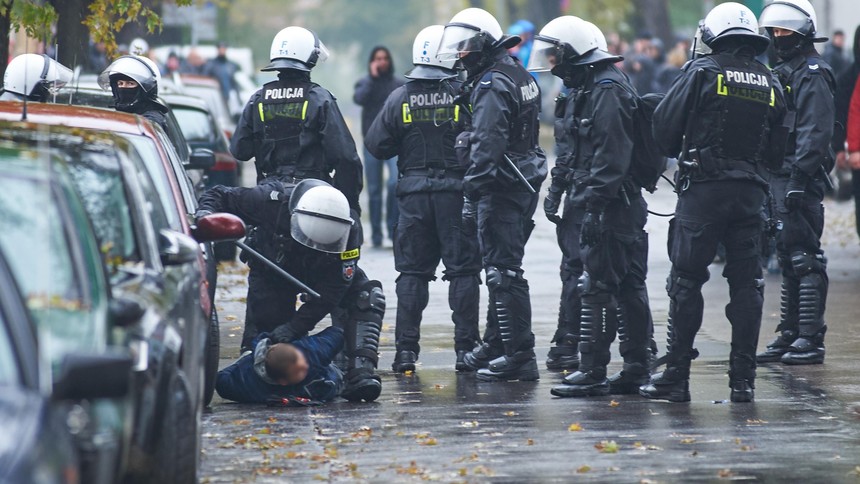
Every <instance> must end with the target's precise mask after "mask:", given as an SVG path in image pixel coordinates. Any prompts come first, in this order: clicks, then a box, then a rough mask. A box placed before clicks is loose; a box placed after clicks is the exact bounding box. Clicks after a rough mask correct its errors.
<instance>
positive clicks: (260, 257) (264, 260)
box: [233, 240, 322, 299]
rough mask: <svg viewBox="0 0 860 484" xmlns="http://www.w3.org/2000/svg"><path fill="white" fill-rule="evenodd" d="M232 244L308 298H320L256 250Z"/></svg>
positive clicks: (242, 244)
mask: <svg viewBox="0 0 860 484" xmlns="http://www.w3.org/2000/svg"><path fill="white" fill-rule="evenodd" d="M233 243H234V244H236V245H237V246H238V247H239V248H240V249H242V250H244V251H246V252H247V253H249V254H251V255H252V256H254V257H256V258H257V260H259V261H260V262H262V263H263V264H266V265H267V266H269V268H271V269H273V270H274V271H275V272H277V273H278V274H280V275H281V276H283V277H285V278H286V279H287V280H288V281H290V282H292V283H293V284H295V285H297V286H299V289H301V290H303V291H305V292H306V293H307V294H308V295H309V296H311V297H313V298H316V299H321V298H322V296H320V293H318V292H316V291H314V290H313V289H311V288H310V287H308V285H307V284H305V283H304V282H302V281H300V280H298V279H296V278H295V277H293V275H292V274H290V273H289V272H287V271H285V270H283V269H282V268H281V267H280V266H278V264H275V263H274V262H272V261H270V260H269V259H267V258H266V256H264V255H263V254H261V253H259V252H257V251H256V250H254V249H252V248H250V247H248V246H247V245H246V244H245V243H244V242H239V241H238V240H237V241H235V242H233Z"/></svg>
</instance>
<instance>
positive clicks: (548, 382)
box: [201, 186, 860, 482]
mask: <svg viewBox="0 0 860 484" xmlns="http://www.w3.org/2000/svg"><path fill="white" fill-rule="evenodd" d="M647 200H648V201H649V204H650V205H651V208H652V209H653V210H656V211H658V212H671V210H672V205H673V203H674V194H673V193H672V192H671V190H670V188H669V187H668V186H661V188H660V190H659V191H658V192H657V193H656V194H654V195H648V196H647ZM535 219H536V222H537V224H538V225H537V229H536V230H535V233H534V235H533V236H532V239H531V240H530V242H529V245H528V246H527V254H526V260H525V264H524V265H525V271H526V278H527V279H528V280H529V282H530V285H531V295H532V305H533V312H534V332H535V335H536V337H537V342H538V349H537V351H538V359H539V361H540V363H541V365H542V364H543V359H544V356H545V354H546V350H547V348H548V346H549V339H550V337H551V336H552V333H553V331H554V328H555V319H556V315H557V308H558V295H559V292H560V282H559V279H558V272H557V271H558V264H559V260H560V251H559V249H558V247H557V246H556V245H555V238H554V237H555V235H554V231H553V226H552V225H551V224H550V223H549V222H548V221H546V219H545V218H544V217H543V216H542V214H540V213H538V214H537V215H536V217H535ZM827 220H828V226H827V228H826V231H825V236H824V238H823V242H824V244H825V250H826V252H827V254H826V255H827V256H828V258H829V259H830V265H829V272H830V278H831V288H830V297H829V298H828V305H827V319H828V324H829V332H828V334H827V359H826V363H825V364H824V365H819V366H814V367H791V368H789V367H783V366H782V365H769V366H766V367H760V369H759V372H758V380H757V382H756V383H757V388H756V400H755V402H754V403H751V404H731V403H728V402H726V401H725V400H727V399H728V392H729V389H728V386H727V377H726V371H727V365H726V361H727V359H728V352H729V344H728V343H729V338H730V327H729V324H728V322H727V321H726V319H725V316H724V314H723V311H724V307H725V304H726V303H727V302H728V294H727V292H728V291H727V286H726V284H725V280H724V279H723V278H722V277H720V271H721V267H720V266H719V265H714V266H712V268H711V273H712V278H711V281H710V282H708V283H707V284H706V285H705V288H704V294H705V305H706V309H705V321H704V324H703V328H702V331H701V332H700V334H699V337H698V339H697V346H698V349H699V350H700V352H701V356H700V357H699V359H697V360H696V361H694V363H693V374H692V378H691V390H692V398H693V401H692V402H691V403H689V404H669V403H664V402H655V401H648V400H645V399H642V398H639V397H637V396H620V397H619V396H615V397H599V398H590V399H557V398H555V397H552V396H550V394H549V388H550V387H551V386H552V385H553V384H556V383H557V382H558V381H559V379H560V378H561V375H560V374H558V373H551V372H549V371H546V370H543V371H542V373H541V380H540V382H536V383H507V384H504V383H479V382H476V381H475V379H474V377H473V376H470V375H458V374H456V373H455V372H454V370H453V364H454V353H453V341H452V330H453V326H452V324H451V323H450V315H449V311H448V307H447V287H446V283H444V282H441V281H439V282H436V283H434V284H431V298H430V305H429V307H428V309H427V311H426V312H425V319H424V323H423V328H422V329H423V334H422V352H421V357H420V365H419V368H418V370H417V371H416V372H415V374H414V375H411V376H402V375H394V374H393V373H392V372H391V371H390V365H391V361H392V359H393V353H394V351H393V350H394V349H393V344H394V341H393V338H394V308H395V306H396V300H395V295H394V279H395V277H396V273H395V272H394V270H393V257H392V253H391V250H390V249H377V250H374V249H367V250H365V251H364V253H363V254H362V259H361V264H362V266H363V267H364V268H365V270H366V271H367V272H368V275H369V276H370V277H371V278H376V279H379V280H381V281H382V282H383V285H384V287H385V289H386V296H387V298H388V304H389V310H388V312H387V313H386V316H385V325H384V327H383V338H382V345H381V358H380V373H381V374H382V378H383V394H382V396H381V397H380V399H379V400H378V401H377V402H375V403H373V404H351V403H348V402H338V403H334V404H330V405H327V406H325V407H317V408H310V409H308V408H304V409H292V408H291V409H270V408H266V407H264V406H249V405H237V404H232V403H229V402H225V401H223V400H221V399H220V398H219V397H217V396H216V397H215V401H214V402H213V404H212V406H211V409H210V410H209V411H207V413H206V414H205V415H204V423H203V438H202V444H203V455H202V458H201V476H202V479H203V482H307V481H312V480H321V481H344V480H360V481H370V482H379V481H390V482H401V481H412V480H414V481H417V480H434V481H444V482H472V481H485V480H489V481H493V482H524V481H535V482H552V481H593V482H691V481H706V482H709V481H716V480H728V479H731V480H759V481H765V482H788V481H791V482H795V481H796V482H860V384H858V379H860V378H858V376H857V371H856V368H857V366H858V365H857V363H856V360H855V357H856V355H858V354H860V326H858V322H857V319H858V317H857V316H858V314H860V310H858V309H857V302H858V298H857V297H856V295H857V294H860V262H858V261H860V241H858V239H857V235H856V234H855V231H854V221H853V204H852V203H841V204H837V203H834V202H832V201H828V202H827ZM666 228H667V221H666V219H660V218H658V217H651V219H650V221H649V224H648V227H647V229H648V231H649V233H650V234H651V235H650V236H651V250H650V273H649V280H648V286H649V291H650V296H651V304H652V312H653V314H654V320H655V324H656V332H657V334H656V339H657V341H658V344H659V346H660V349H661V354H662V352H663V350H664V348H665V331H666V323H665V321H666V314H667V310H668V300H667V298H666V294H665V289H664V281H665V277H666V275H667V274H668V271H669V264H668V260H667V259H666V255H665V254H666V251H665V247H666V245H665V242H666ZM244 277H245V275H244V268H243V266H239V265H232V266H226V267H223V268H222V272H221V276H220V279H219V289H218V300H217V306H218V308H219V313H220V315H221V334H222V361H221V364H222V366H226V365H227V364H229V363H230V362H231V361H233V359H235V358H236V357H237V356H238V344H239V339H240V336H241V328H242V319H243V318H244V301H245V300H244V298H245V292H246V289H247V286H246V285H245V282H244ZM779 281H780V279H779V276H777V275H769V276H768V277H767V283H768V285H767V287H766V301H765V313H764V322H763V333H762V338H761V341H760V344H759V346H760V347H762V348H763V347H764V346H765V345H766V343H767V342H768V340H770V339H771V332H772V331H773V329H774V328H775V326H776V323H777V319H778V303H779ZM485 307H486V299H485V298H484V300H482V310H483V308H485ZM325 324H326V323H325V322H323V323H321V324H320V327H324V326H325ZM613 351H616V352H615V353H614V356H613V363H612V364H611V367H610V371H614V370H615V369H617V368H618V367H619V366H620V363H619V358H618V355H617V350H616V349H615V348H613Z"/></svg>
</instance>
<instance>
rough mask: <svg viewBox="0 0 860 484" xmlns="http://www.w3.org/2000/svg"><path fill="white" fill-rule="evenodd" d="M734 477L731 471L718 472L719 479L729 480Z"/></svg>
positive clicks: (721, 470) (722, 470)
mask: <svg viewBox="0 0 860 484" xmlns="http://www.w3.org/2000/svg"><path fill="white" fill-rule="evenodd" d="M734 475H735V474H734V472H732V471H731V469H720V471H719V472H717V477H719V478H721V479H728V478H730V477H732V476H734Z"/></svg>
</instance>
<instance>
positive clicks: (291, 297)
mask: <svg viewBox="0 0 860 484" xmlns="http://www.w3.org/2000/svg"><path fill="white" fill-rule="evenodd" d="M368 281H369V279H368V278H367V275H366V274H365V273H364V271H363V270H362V269H361V268H359V267H356V269H355V275H353V278H352V283H351V285H350V288H349V290H348V291H347V293H346V294H345V295H344V297H343V298H342V299H341V302H340V303H339V304H338V306H337V307H336V308H334V309H333V310H332V315H333V316H334V315H335V314H336V313H337V314H339V315H340V316H341V317H340V318H338V319H337V321H340V322H341V323H338V322H337V321H336V323H335V326H342V327H343V328H344V330H347V329H348V327H349V326H348V325H347V323H346V321H347V320H348V319H349V316H348V315H349V313H350V312H351V311H352V308H351V307H350V302H351V301H353V300H354V299H356V297H357V294H358V292H359V291H361V290H363V289H362V288H364V287H365V286H366V284H367V283H368ZM296 296H297V291H296V289H295V287H294V286H293V285H292V284H290V283H288V282H287V281H286V280H285V279H284V278H283V277H281V276H280V275H279V274H276V273H275V272H273V271H272V270H270V269H268V268H266V267H262V266H261V264H259V263H258V262H256V261H254V262H252V263H251V271H250V272H249V273H248V297H247V304H246V306H245V329H244V331H243V333H242V346H241V348H242V349H243V350H245V349H252V348H251V342H252V341H253V340H254V338H255V337H256V336H257V334H259V333H264V332H265V333H270V332H272V330H274V329H275V328H277V327H278V326H280V325H282V324H285V323H288V322H290V321H291V320H292V319H293V316H294V315H295V314H296V302H297V301H296ZM296 329H297V330H299V331H310V330H312V329H313V327H310V328H296ZM348 336H349V335H347V337H348Z"/></svg>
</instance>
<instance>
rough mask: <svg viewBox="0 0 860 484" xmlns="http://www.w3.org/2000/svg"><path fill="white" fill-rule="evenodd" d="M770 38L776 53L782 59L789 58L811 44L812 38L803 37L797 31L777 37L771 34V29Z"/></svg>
mask: <svg viewBox="0 0 860 484" xmlns="http://www.w3.org/2000/svg"><path fill="white" fill-rule="evenodd" d="M771 40H772V42H773V47H774V49H775V50H776V55H778V56H779V58H780V59H782V60H788V59H791V58H793V57H794V56H796V55H797V54H799V53H801V52H803V51H805V50H807V49H808V48H809V47H811V46H812V39H809V38H807V37H804V36H803V35H800V34H798V33H797V32H792V33H791V35H782V36H779V37H777V36H776V35H773V31H772V30H771Z"/></svg>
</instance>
